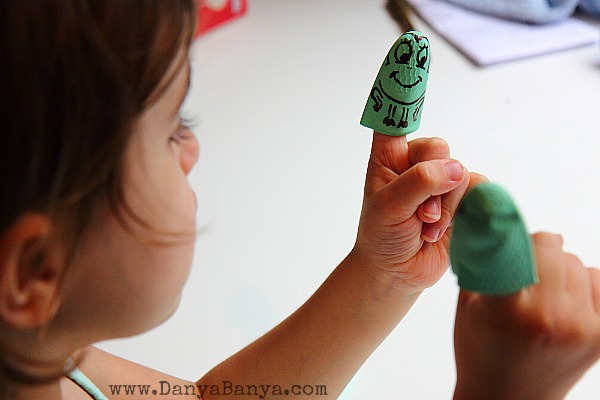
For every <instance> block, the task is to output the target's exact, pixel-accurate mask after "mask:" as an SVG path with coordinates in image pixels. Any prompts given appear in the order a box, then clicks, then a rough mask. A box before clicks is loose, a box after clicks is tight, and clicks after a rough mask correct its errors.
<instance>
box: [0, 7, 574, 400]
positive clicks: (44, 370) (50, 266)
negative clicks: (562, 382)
mask: <svg viewBox="0 0 600 400" xmlns="http://www.w3.org/2000/svg"><path fill="white" fill-rule="evenodd" d="M195 17H196V14H195V9H194V2H193V0H162V1H161V0H155V1H143V0H138V1H136V0H128V1H123V0H103V1H101V2H84V1H79V2H76V1H72V0H39V1H36V2H24V1H21V0H5V1H2V2H0V19H1V20H0V30H1V33H0V50H1V51H2V54H3V62H2V63H0V83H1V85H0V87H1V88H2V90H1V96H2V99H3V101H2V107H0V118H1V119H0V121H2V126H3V131H2V132H3V133H2V135H1V146H0V170H1V171H2V179H1V180H0V204H1V207H2V212H1V213H0V398H1V399H12V400H21V399H28V400H29V399H32V398H34V399H48V400H59V399H62V400H67V399H69V400H74V399H77V400H83V399H89V398H96V399H103V398H110V399H128V398H131V394H127V393H120V394H116V393H111V392H110V390H109V385H110V384H112V383H114V382H123V381H127V382H139V383H147V384H149V385H151V387H150V390H149V391H148V393H147V394H143V395H142V394H138V398H144V399H158V398H163V399H164V398H165V396H164V395H161V390H160V389H161V386H160V384H159V383H160V382H161V381H162V382H168V384H169V385H170V386H171V387H179V388H184V389H182V391H181V393H179V394H178V395H177V398H178V399H188V400H189V399H198V398H203V399H204V400H207V399H211V398H220V399H223V398H227V399H231V398H236V399H255V398H257V396H256V395H254V394H252V393H249V392H247V391H244V392H243V393H242V392H237V391H236V390H235V387H234V388H231V393H228V395H227V396H226V397H224V391H223V390H221V391H217V390H213V388H217V389H219V388H222V387H219V386H218V385H221V384H222V382H223V381H227V382H232V383H234V384H239V385H244V386H245V385H255V386H257V387H258V386H260V385H263V384H267V383H270V382H276V383H277V385H278V386H279V388H278V391H275V389H276V388H270V389H268V390H269V391H266V393H265V395H266V397H265V398H270V399H272V398H290V396H293V395H295V394H296V392H297V389H298V388H296V387H295V385H296V384H298V383H302V382H319V383H321V384H322V386H321V387H320V390H319V391H318V392H315V393H313V394H312V395H309V394H308V393H304V394H302V395H301V396H296V397H297V398H310V397H314V398H320V399H323V398H336V397H337V396H338V395H339V394H340V393H341V391H342V390H343V388H344V386H345V385H346V384H347V383H348V381H349V380H350V379H351V377H352V376H353V374H354V373H355V372H356V371H357V369H358V368H359V367H360V366H361V365H362V363H363V362H364V361H365V360H366V358H367V357H368V356H369V355H370V354H371V353H372V351H373V350H374V349H375V348H376V347H377V346H378V345H379V344H380V343H381V341H382V340H383V339H384V338H385V337H386V336H387V335H388V334H389V332H390V331H391V330H392V329H393V328H394V327H395V326H396V325H397V324H398V323H399V321H400V320H401V319H402V318H403V316H404V315H405V314H406V313H407V312H408V310H409V309H410V307H411V306H412V304H413V303H414V302H415V301H416V299H417V298H418V297H419V295H420V294H421V293H422V292H423V290H424V289H425V288H427V287H429V286H431V285H433V284H434V283H435V282H436V281H437V280H438V279H439V278H440V277H441V275H442V274H443V273H444V272H445V271H446V269H447V267H448V252H447V250H448V248H447V247H448V243H449V230H448V226H449V224H450V222H451V219H452V216H453V214H454V211H455V210H456V207H457V205H458V203H459V202H460V200H461V198H462V197H463V195H464V194H465V192H466V191H467V189H468V186H469V185H473V184H476V183H477V182H479V181H481V180H483V179H484V178H483V177H481V176H478V175H470V174H469V173H467V172H466V171H465V169H464V168H463V167H462V165H461V164H460V163H458V162H457V161H455V160H452V159H450V154H449V149H448V146H447V145H446V143H445V142H443V141H442V140H440V139H417V140H414V141H412V142H410V143H409V142H407V141H406V139H405V138H391V137H387V136H383V135H380V134H378V133H375V134H374V136H373V147H372V153H371V159H370V161H369V167H368V172H367V178H366V184H365V196H364V204H363V210H362V215H361V220H360V227H359V231H358V235H357V240H356V244H355V246H354V248H353V249H352V250H351V251H350V252H349V254H348V256H347V257H346V259H344V260H343V261H342V262H341V263H340V265H339V266H338V267H337V268H336V269H335V270H334V271H333V273H332V274H331V275H330V277H329V278H328V279H327V280H326V281H325V282H324V283H323V285H322V286H321V287H320V288H319V289H318V290H317V291H316V293H315V294H314V295H313V296H312V297H311V298H310V299H309V300H308V301H307V302H306V303H305V304H304V305H303V306H302V307H301V308H300V309H299V310H298V311H296V312H295V313H294V314H293V315H292V316H290V317H289V318H288V319H286V320H285V321H283V322H282V323H281V324H280V325H279V326H277V327H276V328H274V329H273V330H272V331H271V332H269V333H267V334H266V335H265V336H263V337H262V338H260V339H259V340H257V341H256V342H254V343H252V344H251V345H250V346H248V347H247V348H245V349H243V350H242V351H240V352H239V353H238V354H236V355H234V356H232V357H231V358H230V359H228V360H226V361H224V362H223V363H221V364H220V365H218V366H216V367H215V368H214V369H213V370H212V371H211V372H209V373H208V374H207V375H205V376H204V377H202V378H200V380H199V381H198V382H195V383H192V382H186V381H183V380H179V379H176V378H173V377H168V376H165V375H164V374H161V373H160V372H157V371H153V370H150V369H148V368H145V367H143V366H140V365H137V364H134V363H132V362H129V361H126V360H123V359H119V358H117V357H114V356H111V355H109V354H107V353H104V352H102V351H100V350H98V349H96V348H94V347H92V346H91V345H92V344H93V343H95V342H98V341H101V340H106V339H110V338H117V337H124V336H130V335H134V334H138V333H141V332H144V331H146V330H148V329H150V328H152V327H154V326H156V325H158V324H160V323H161V322H163V321H164V320H165V319H167V318H168V317H169V316H170V315H171V314H172V313H173V312H174V311H175V309H176V308H177V305H178V302H179V299H180V295H181V289H182V287H183V285H184V283H185V281H186V279H187V275H188V272H189V268H190V265H191V260H192V255H193V248H194V239H195V230H196V227H195V223H194V221H195V212H196V202H195V197H194V193H193V191H192V189H191V188H190V186H189V185H188V183H187V180H186V176H187V174H188V173H189V172H190V170H191V169H192V167H193V165H194V164H195V162H196V160H197V158H198V153H199V147H198V143H197V141H196V138H195V137H194V135H193V133H192V132H191V131H189V130H188V129H187V128H186V127H185V125H184V123H183V122H182V120H181V118H180V116H179V108H180V106H181V104H182V102H183V99H184V97H185V94H186V92H187V89H188V86H189V76H190V67H189V61H188V49H189V45H190V43H191V40H192V37H193V33H194V29H195ZM541 251H543V249H542V250H541ZM466 333H469V334H471V333H472V334H474V335H479V336H477V338H478V340H481V342H482V343H486V342H485V340H487V339H489V338H490V337H492V336H491V335H490V334H488V333H486V331H481V330H480V329H479V327H474V328H469V330H466ZM190 345H191V346H193V345H194V343H190ZM580 347H581V346H580ZM458 349H459V350H460V349H461V348H460V346H459V347H458ZM541 351H544V349H542V350H541ZM465 353H466V354H468V351H465ZM470 360H472V361H473V364H472V365H470V366H471V368H470V369H469V370H468V371H466V372H465V374H463V375H466V376H467V378H466V383H472V380H473V379H476V378H477V376H478V374H479V373H485V370H486V369H485V364H484V362H483V361H478V360H476V359H475V358H474V357H471V359H470ZM480 364H481V365H482V368H478V367H479V365H480ZM509 364H510V360H508V362H507V369H509V368H510V365H509ZM463 375H461V380H459V387H457V393H458V392H459V389H460V387H462V385H463V381H462V377H463ZM469 378H471V379H469ZM569 382H570V381H569ZM466 383H465V388H466V389H469V390H465V391H464V392H462V393H463V394H465V395H468V394H470V393H476V390H475V389H474V388H473V386H472V385H471V386H467V385H466ZM535 383H536V382H533V383H532V385H535ZM190 388H191V390H190ZM263 389H264V388H263ZM473 390H475V391H473Z"/></svg>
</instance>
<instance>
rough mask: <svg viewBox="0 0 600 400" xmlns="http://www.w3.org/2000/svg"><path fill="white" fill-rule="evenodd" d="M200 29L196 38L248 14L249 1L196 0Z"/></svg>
mask: <svg viewBox="0 0 600 400" xmlns="http://www.w3.org/2000/svg"><path fill="white" fill-rule="evenodd" d="M196 2H197V4H198V29H197V30H196V37H198V36H200V35H202V34H204V33H205V32H207V31H209V30H211V29H213V28H215V27H217V26H219V25H221V24H223V23H224V22H228V21H230V20H232V19H234V18H237V17H239V16H241V15H244V14H245V13H246V8H247V0H196Z"/></svg>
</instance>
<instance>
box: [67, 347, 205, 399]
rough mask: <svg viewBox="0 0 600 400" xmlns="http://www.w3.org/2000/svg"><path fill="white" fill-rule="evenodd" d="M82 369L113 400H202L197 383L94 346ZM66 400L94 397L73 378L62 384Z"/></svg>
mask: <svg viewBox="0 0 600 400" xmlns="http://www.w3.org/2000/svg"><path fill="white" fill-rule="evenodd" d="M79 369H80V370H81V371H82V372H83V374H85V376H87V378H89V380H90V381H91V382H92V383H93V384H94V385H95V386H97V387H98V389H100V391H101V392H102V393H103V394H104V395H105V396H106V397H107V398H108V399H110V400H121V399H123V400H124V399H127V400H131V399H132V398H144V399H159V398H165V396H169V395H175V394H176V395H177V398H178V399H180V400H198V396H197V389H196V386H195V384H194V383H193V382H189V381H186V380H183V379H179V378H175V377H172V376H170V375H167V374H164V373H162V372H159V371H156V370H154V369H152V368H148V367H145V366H143V365H140V364H136V363H134V362H132V361H129V360H126V359H123V358H120V357H117V356H115V355H113V354H110V353H107V352H105V351H103V350H100V349H98V348H96V347H93V346H90V347H89V348H88V349H87V350H86V353H85V357H84V358H83V360H82V362H81V364H80V365H79ZM61 391H62V394H63V400H89V399H90V397H89V396H88V395H87V394H86V393H85V392H84V391H83V390H82V389H81V388H79V387H78V386H77V385H76V384H74V383H73V382H71V381H70V380H69V379H66V378H65V379H63V380H62V382H61Z"/></svg>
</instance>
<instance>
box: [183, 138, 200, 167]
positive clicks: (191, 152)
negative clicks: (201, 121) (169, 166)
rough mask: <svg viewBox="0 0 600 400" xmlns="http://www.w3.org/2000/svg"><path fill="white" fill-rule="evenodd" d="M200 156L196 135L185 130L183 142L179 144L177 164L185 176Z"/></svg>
mask: <svg viewBox="0 0 600 400" xmlns="http://www.w3.org/2000/svg"><path fill="white" fill-rule="evenodd" d="M199 155H200V143H198V139H197V138H196V135H194V133H193V132H192V131H190V130H187V132H186V135H185V140H182V142H181V153H180V155H179V164H180V165H181V169H182V170H183V172H184V173H185V174H186V175H187V174H189V173H190V171H191V170H192V168H193V167H194V165H195V164H196V162H197V161H198V157H199Z"/></svg>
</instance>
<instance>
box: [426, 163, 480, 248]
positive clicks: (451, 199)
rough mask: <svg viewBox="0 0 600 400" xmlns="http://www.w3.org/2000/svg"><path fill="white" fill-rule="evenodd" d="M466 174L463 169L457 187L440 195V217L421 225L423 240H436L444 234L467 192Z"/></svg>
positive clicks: (467, 181) (467, 180)
mask: <svg viewBox="0 0 600 400" xmlns="http://www.w3.org/2000/svg"><path fill="white" fill-rule="evenodd" d="M467 176H468V175H467V173H466V171H465V179H464V180H463V182H462V183H461V184H460V185H459V186H458V187H457V188H455V189H453V190H452V191H450V192H449V193H446V194H444V195H442V196H441V202H440V207H441V209H440V217H439V219H438V220H437V221H434V222H432V223H428V224H426V225H425V226H424V227H423V234H422V237H423V240H425V241H427V242H437V241H438V240H439V239H440V238H442V237H443V236H444V234H445V233H446V230H447V229H448V227H449V226H450V223H451V222H452V219H453V218H454V214H455V213H456V209H457V208H458V206H459V204H460V202H461V200H462V198H463V197H464V195H465V193H466V192H467V187H468V185H469V179H468V178H467Z"/></svg>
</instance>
